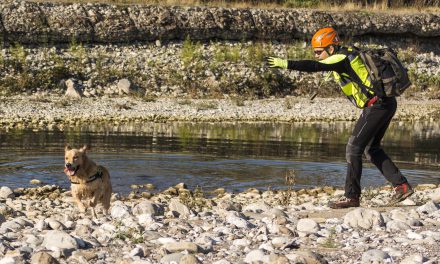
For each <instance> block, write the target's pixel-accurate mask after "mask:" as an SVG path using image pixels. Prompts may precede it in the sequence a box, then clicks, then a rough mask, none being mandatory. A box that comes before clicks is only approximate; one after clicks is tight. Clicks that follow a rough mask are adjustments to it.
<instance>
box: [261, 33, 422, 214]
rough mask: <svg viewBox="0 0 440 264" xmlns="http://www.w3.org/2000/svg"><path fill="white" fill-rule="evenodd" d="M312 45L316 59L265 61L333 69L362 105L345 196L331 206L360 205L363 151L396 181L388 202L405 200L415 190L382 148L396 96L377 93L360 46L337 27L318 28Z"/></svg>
mask: <svg viewBox="0 0 440 264" xmlns="http://www.w3.org/2000/svg"><path fill="white" fill-rule="evenodd" d="M312 48H313V51H314V54H315V58H316V59H317V61H315V60H297V61H295V60H286V59H282V58H277V57H268V58H267V59H266V63H267V64H268V66H269V67H270V68H283V69H290V70H297V71H304V72H319V71H332V72H333V78H334V79H335V81H336V82H338V83H339V84H340V86H341V90H342V92H343V93H344V94H345V95H346V96H347V98H348V99H349V100H350V101H351V102H352V103H353V104H354V105H355V106H357V107H359V108H361V109H363V110H362V114H361V116H360V117H359V119H358V121H357V122H356V124H355V126H354V129H353V132H352V134H351V136H350V137H349V139H348V143H347V145H346V159H347V176H346V180H345V197H342V198H341V199H339V200H337V201H332V202H330V203H329V206H330V207H331V208H335V209H337V208H348V207H359V206H360V197H361V184H360V181H361V176H362V154H363V153H365V156H366V157H367V158H368V159H369V160H370V161H371V162H372V163H373V164H374V165H375V166H376V167H377V168H378V169H379V170H380V172H381V173H382V175H383V176H384V177H385V178H386V179H387V180H388V181H389V182H390V183H391V184H392V185H393V187H394V190H395V192H394V194H393V196H392V197H391V201H390V202H389V205H394V204H396V203H398V202H401V201H403V200H404V199H406V198H407V197H409V196H410V195H411V194H413V193H414V191H413V189H412V188H411V186H410V184H409V183H408V181H407V179H406V178H405V177H404V176H403V175H402V173H401V172H400V170H399V169H398V168H397V166H396V165H395V164H394V163H393V162H392V161H391V159H390V158H389V157H388V155H387V154H386V153H385V152H384V150H383V149H382V148H381V141H382V138H383V136H384V135H385V132H386V130H387V128H388V126H389V124H390V122H391V119H392V118H393V116H394V114H395V112H396V109H397V101H396V98H395V97H379V96H378V95H377V94H375V93H374V91H373V89H372V85H371V83H370V81H369V77H368V71H367V70H366V68H365V65H364V64H363V62H362V60H361V58H360V57H359V53H358V51H357V49H356V48H352V47H344V46H342V45H341V41H340V38H339V36H338V33H337V31H336V30H335V29H334V28H332V27H325V28H322V29H320V30H318V31H317V32H316V33H315V34H314V36H313V38H312Z"/></svg>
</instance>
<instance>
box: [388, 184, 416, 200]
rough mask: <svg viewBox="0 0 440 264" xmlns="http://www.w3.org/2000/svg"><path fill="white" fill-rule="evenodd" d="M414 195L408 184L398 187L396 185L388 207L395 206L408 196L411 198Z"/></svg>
mask: <svg viewBox="0 0 440 264" xmlns="http://www.w3.org/2000/svg"><path fill="white" fill-rule="evenodd" d="M413 193H414V190H413V189H412V188H411V185H409V183H407V182H405V183H402V184H400V185H397V186H396V187H394V195H393V196H392V197H391V200H390V202H389V203H388V205H395V204H397V203H399V202H401V201H403V200H405V199H406V198H408V197H409V196H411V195H412V194H413Z"/></svg>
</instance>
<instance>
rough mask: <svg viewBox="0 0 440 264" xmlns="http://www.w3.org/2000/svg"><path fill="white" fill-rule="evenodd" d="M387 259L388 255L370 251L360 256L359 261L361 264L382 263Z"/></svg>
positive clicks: (382, 252)
mask: <svg viewBox="0 0 440 264" xmlns="http://www.w3.org/2000/svg"><path fill="white" fill-rule="evenodd" d="M388 259H390V255H388V253H386V252H384V251H382V250H379V249H371V250H368V251H366V252H364V254H362V260H361V261H362V263H383V262H385V261H386V260H388Z"/></svg>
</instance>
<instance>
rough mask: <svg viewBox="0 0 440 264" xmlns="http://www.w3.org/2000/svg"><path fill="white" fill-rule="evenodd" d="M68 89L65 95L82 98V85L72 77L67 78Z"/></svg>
mask: <svg viewBox="0 0 440 264" xmlns="http://www.w3.org/2000/svg"><path fill="white" fill-rule="evenodd" d="M65 83H66V86H67V90H66V93H65V96H67V97H71V98H81V97H82V90H81V88H80V86H79V85H78V84H77V83H76V82H75V81H74V80H72V79H69V80H67V81H66V82H65Z"/></svg>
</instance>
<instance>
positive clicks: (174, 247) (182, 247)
mask: <svg viewBox="0 0 440 264" xmlns="http://www.w3.org/2000/svg"><path fill="white" fill-rule="evenodd" d="M164 248H165V249H166V250H167V251H168V252H171V253H176V252H182V251H187V252H190V253H197V252H198V251H199V250H198V248H199V247H198V246H197V245H196V244H195V243H192V242H186V241H181V242H174V243H167V244H165V245H164Z"/></svg>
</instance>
